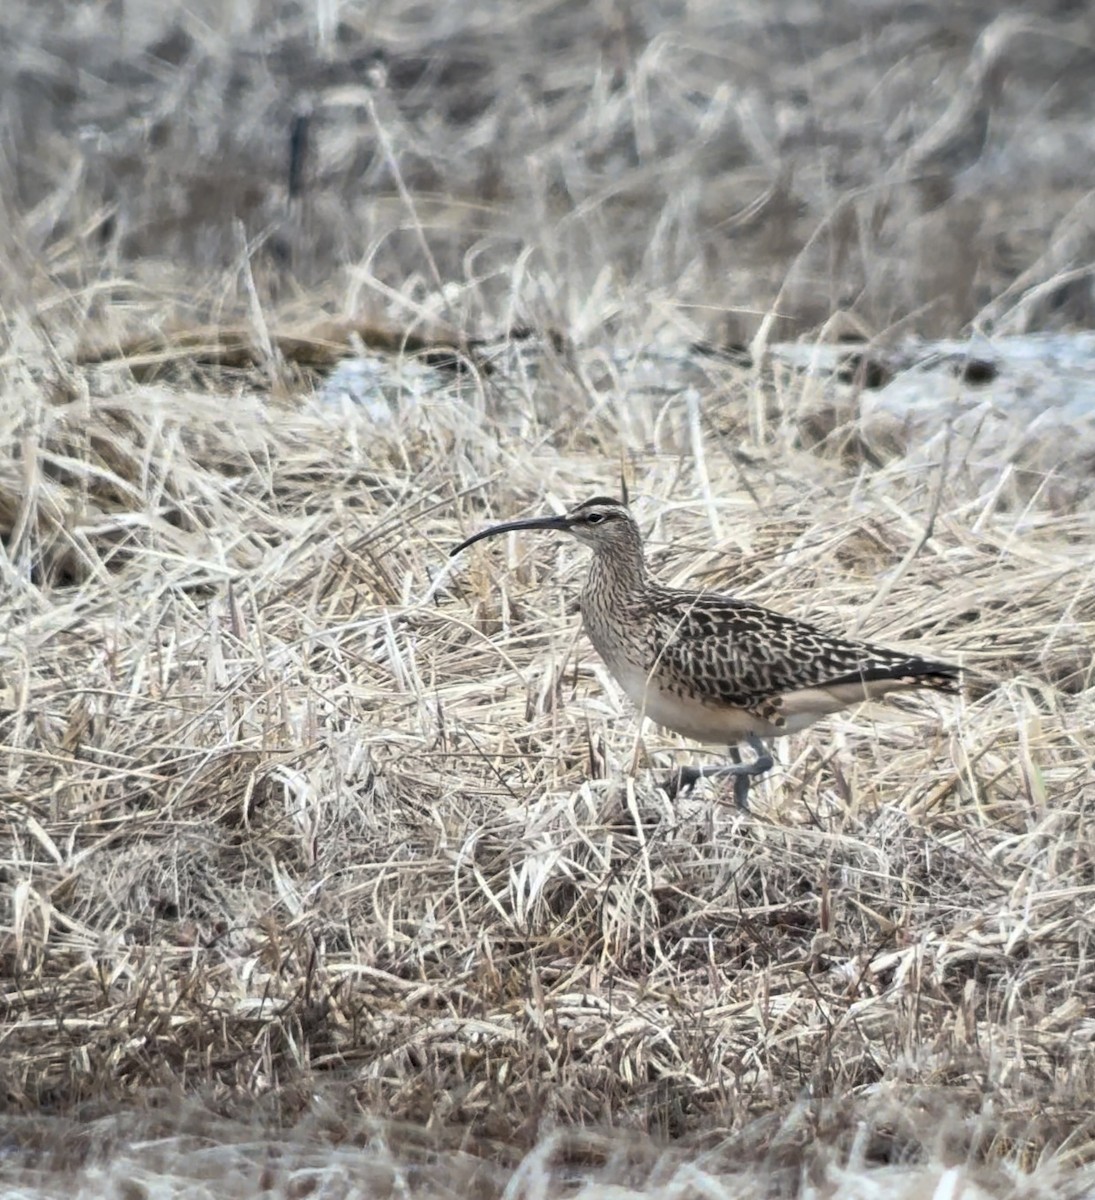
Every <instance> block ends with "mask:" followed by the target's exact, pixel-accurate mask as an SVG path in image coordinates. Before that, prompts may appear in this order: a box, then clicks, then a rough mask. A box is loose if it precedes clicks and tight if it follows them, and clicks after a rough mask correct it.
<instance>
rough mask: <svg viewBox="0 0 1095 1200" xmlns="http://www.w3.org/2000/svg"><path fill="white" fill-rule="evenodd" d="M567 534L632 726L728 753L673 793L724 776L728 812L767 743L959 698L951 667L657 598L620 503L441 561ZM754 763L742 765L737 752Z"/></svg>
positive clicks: (598, 502)
mask: <svg viewBox="0 0 1095 1200" xmlns="http://www.w3.org/2000/svg"><path fill="white" fill-rule="evenodd" d="M534 529H536V530H557V531H560V532H564V533H568V534H570V535H571V536H572V537H574V538H576V539H577V540H578V541H579V542H580V543H582V545H584V546H588V547H589V549H591V550H592V551H593V560H592V563H591V565H590V569H589V574H588V576H587V577H586V581H585V585H584V587H583V588H582V593H581V600H580V608H581V614H582V623H583V626H584V628H585V630H586V632H587V633H588V635H589V638H590V640H591V641H592V643H593V646H594V648H595V649H596V651H597V653H598V654H599V655H600V656H601V658H602V659H603V660H604V663H605V665H606V666H607V667H608V669H609V671H610V672H611V674H612V675H613V676H614V677H615V679H616V681H617V683H619V685H620V687H621V688H622V689H623V691H624V692H625V693H626V694H627V696H628V697H629V699H630V700H631V701H632V702H633V703H634V705H635V706H636V708H637V709H638V710H639V713H640V714H641V715H644V716H646V717H649V718H650V719H651V720H653V721H654V722H655V723H656V724H658V725H661V726H664V727H665V728H667V729H670V730H673V731H674V732H675V733H680V734H684V735H685V736H686V737H689V738H692V739H694V740H695V741H698V742H703V743H707V744H713V743H718V744H720V745H725V746H727V747H728V749H729V754H730V758H731V761H732V764H733V765H729V766H723V765H720V766H705V767H697V768H691V769H688V768H682V769H681V771H679V772H677V774H676V777H675V780H674V784H673V788H672V790H673V792H674V793H675V792H676V791H678V790H680V789H681V788H683V787H690V786H692V785H694V784H695V783H696V782H698V780H699V779H700V778H708V777H714V776H731V777H732V778H733V781H734V782H733V791H734V800H735V803H736V804H737V806H738V808H739V809H741V810H743V811H746V812H747V811H748V810H749V803H748V798H749V789H750V785H751V783H752V782H753V781H754V780H755V779H757V778H758V777H760V776H761V775H764V774H765V773H766V772H768V771H770V770H771V769H772V766H773V759H772V755H771V753H770V752H769V750H768V747H767V746H766V744H765V740H766V739H770V738H773V737H778V736H781V735H784V734H790V733H797V732H799V731H800V730H802V729H805V728H806V727H807V726H809V725H812V724H813V723H814V721H816V720H818V719H819V718H821V717H824V716H827V715H829V714H832V713H835V712H839V711H840V710H842V709H845V708H849V707H851V706H852V705H854V704H858V703H860V702H861V701H865V700H876V699H879V698H880V697H882V696H885V695H887V694H889V693H890V692H897V691H911V690H916V689H924V688H930V689H935V690H936V691H939V692H944V693H958V692H959V691H960V690H961V671H960V668H958V667H956V666H952V665H951V664H949V663H944V662H937V661H935V660H933V659H929V658H922V657H920V656H919V655H915V654H907V653H903V652H901V651H897V650H889V649H886V648H885V647H883V646H877V645H873V644H872V643H870V642H864V641H856V640H852V639H849V638H842V637H834V636H833V635H832V634H829V633H826V632H825V631H824V630H822V629H819V628H818V627H817V626H815V625H811V624H809V623H807V622H806V621H800V620H797V619H796V618H794V617H790V616H787V615H785V614H784V613H780V612H776V611H774V610H773V609H770V608H764V607H762V606H761V605H759V604H753V603H751V602H750V601H748V600H741V599H738V598H736V597H734V596H730V595H725V594H723V593H720V592H708V591H693V590H688V589H681V588H670V587H664V586H663V585H662V584H660V583H658V582H657V581H656V580H655V579H654V578H652V576H651V574H650V572H649V570H648V569H647V563H646V554H645V551H644V547H643V538H642V534H641V533H640V531H639V527H638V525H637V524H636V523H635V519H634V517H632V515H631V513H630V511H629V509H628V507H627V504H626V503H622V502H621V501H619V500H613V499H611V498H609V497H607V496H595V497H594V498H593V499H591V500H585V501H583V502H582V503H580V504H578V505H576V506H574V507H573V508H571V509H569V510H568V511H567V512H565V513H562V514H560V515H555V516H542V517H526V518H523V519H520V520H515V521H505V522H503V523H502V524H499V525H492V526H490V527H489V528H487V529H482V530H480V531H479V532H478V533H475V534H473V535H472V536H471V537H469V538H467V539H466V540H465V541H463V542H461V543H460V545H459V546H457V547H455V548H454V549H453V550H452V551H451V555H452V556H455V555H457V554H459V553H461V552H462V551H463V550H466V549H467V548H468V547H469V546H472V545H474V544H475V543H476V542H479V541H482V540H483V539H484V538H491V537H497V536H499V535H500V534H503V533H512V532H515V531H517V530H534ZM743 744H744V745H747V746H749V747H750V748H751V749H752V751H753V753H754V755H755V757H754V758H753V759H752V760H751V761H743V759H742V756H741V751H740V747H741V746H742V745H743Z"/></svg>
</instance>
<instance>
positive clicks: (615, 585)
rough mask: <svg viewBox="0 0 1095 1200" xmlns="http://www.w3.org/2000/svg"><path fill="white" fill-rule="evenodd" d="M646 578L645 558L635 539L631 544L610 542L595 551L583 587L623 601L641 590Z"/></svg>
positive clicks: (639, 544)
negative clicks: (609, 545)
mask: <svg viewBox="0 0 1095 1200" xmlns="http://www.w3.org/2000/svg"><path fill="white" fill-rule="evenodd" d="M647 582H648V580H647V573H646V559H645V558H644V557H643V548H642V544H641V543H640V542H638V540H637V539H636V543H635V544H634V545H628V546H613V547H610V548H606V549H604V550H601V551H600V552H598V553H595V554H594V556H593V562H592V563H591V564H590V568H589V579H588V581H587V583H586V591H587V592H588V593H593V592H597V593H599V594H600V595H602V596H607V597H610V598H611V599H612V600H619V601H625V600H628V599H630V598H631V597H632V596H634V595H635V594H636V593H638V592H641V591H642V590H643V588H644V587H645V586H646V585H647Z"/></svg>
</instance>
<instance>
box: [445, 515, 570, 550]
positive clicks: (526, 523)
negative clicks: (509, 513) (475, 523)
mask: <svg viewBox="0 0 1095 1200" xmlns="http://www.w3.org/2000/svg"><path fill="white" fill-rule="evenodd" d="M569 528H570V520H569V519H568V518H567V517H526V518H525V519H524V520H522V521H503V523H502V524H501V525H492V526H491V527H490V528H489V529H481V530H480V531H479V532H478V533H473V534H472V535H471V537H470V538H468V539H467V540H466V541H463V542H461V543H460V545H459V546H457V547H456V549H455V550H450V551H449V557H450V558H452V557H453V556H454V555H457V554H459V553H460V551H461V550H466V549H467V548H468V547H469V546H473V545H474V544H475V543H476V542H481V541H482V540H483V539H484V538H489V537H495V536H497V535H498V534H500V533H513V532H515V531H516V530H518V529H564V530H565V529H569Z"/></svg>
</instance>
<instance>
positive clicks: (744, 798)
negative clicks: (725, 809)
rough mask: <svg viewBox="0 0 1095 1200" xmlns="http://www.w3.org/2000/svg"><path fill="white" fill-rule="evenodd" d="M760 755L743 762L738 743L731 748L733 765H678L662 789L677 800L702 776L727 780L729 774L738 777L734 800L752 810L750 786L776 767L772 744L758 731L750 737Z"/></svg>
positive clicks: (742, 807) (744, 809)
mask: <svg viewBox="0 0 1095 1200" xmlns="http://www.w3.org/2000/svg"><path fill="white" fill-rule="evenodd" d="M747 740H748V743H749V746H750V748H751V749H752V750H753V751H754V752H755V754H756V758H755V759H754V760H753V761H752V762H742V761H741V754H740V752H739V750H738V748H737V747H736V746H732V747H731V748H730V757H731V758H732V759H733V760H734V762H733V765H731V766H726V765H716V764H709V765H707V766H702V767H678V768H677V769H676V770H675V771H670V773H669V775H668V777H667V778H666V779H665V781H664V782H663V783H662V788H663V789H664V791H665V794H666V795H667V796H668V797H669V799H670V800H675V799H676V798H677V797H678V796H679V795H681V794H682V793H683V792H688V791H691V790H692V788H694V787H695V786H696V784H697V783H699V782H700V780H701V779H725V778H726V777H727V776H728V775H730V776H733V779H734V803H735V804H736V805H737V806H738V808H740V809H741V810H742V812H748V811H749V785H750V784H751V783H752V782H753V780H754V779H756V778H757V777H758V776H760V775H764V774H766V773H767V772H768V771H770V770H771V769H772V766H773V759H772V755H771V754H770V753H769V751H768V747H767V746H765V744H764V743H763V742H762V741H761V740H760V738H759V737H757V736H756V735H755V734H750V735H749V738H748V739H747Z"/></svg>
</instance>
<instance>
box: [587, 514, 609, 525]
mask: <svg viewBox="0 0 1095 1200" xmlns="http://www.w3.org/2000/svg"><path fill="white" fill-rule="evenodd" d="M604 519H605V514H604V513H599V512H591V513H590V514H589V516H587V517H586V524H587V525H600V523H601V522H602V521H603V520H604Z"/></svg>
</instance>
